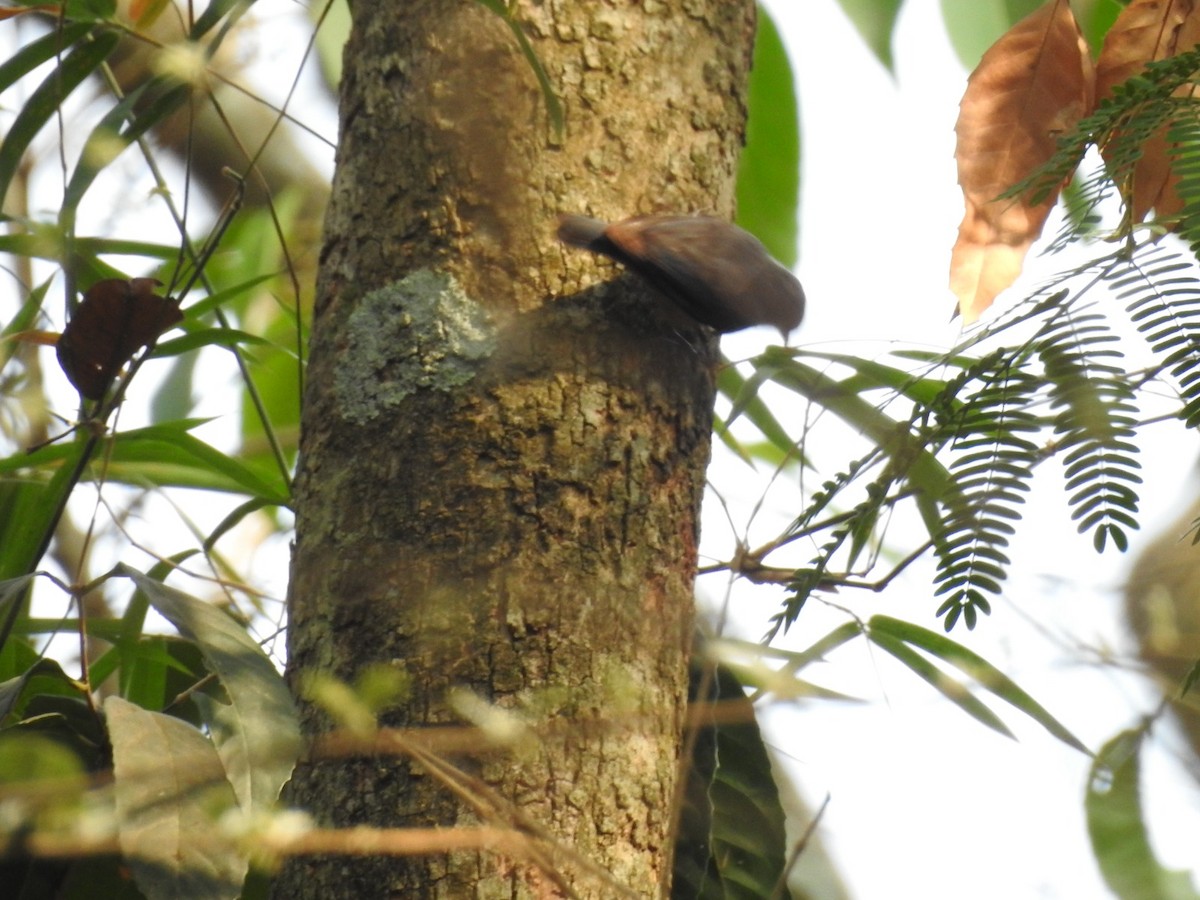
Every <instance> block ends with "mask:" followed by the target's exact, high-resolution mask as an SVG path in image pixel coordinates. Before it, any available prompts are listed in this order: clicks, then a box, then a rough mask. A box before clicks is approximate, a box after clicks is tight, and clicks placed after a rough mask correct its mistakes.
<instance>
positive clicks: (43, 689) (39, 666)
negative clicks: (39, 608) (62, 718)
mask: <svg viewBox="0 0 1200 900" xmlns="http://www.w3.org/2000/svg"><path fill="white" fill-rule="evenodd" d="M14 580H16V579H14ZM35 695H42V696H58V697H71V698H74V699H81V698H82V697H83V688H82V686H81V685H80V684H79V682H78V681H75V680H74V679H73V678H70V677H68V676H67V673H66V672H64V671H63V670H62V666H60V665H59V664H58V663H57V662H56V661H54V660H52V659H40V660H38V661H37V662H36V663H34V665H32V666H31V667H30V668H29V669H27V670H26V671H25V672H22V673H21V674H20V675H18V676H17V677H16V678H10V679H8V680H7V681H4V682H0V727H8V726H11V725H12V724H14V723H15V722H16V720H18V719H20V718H21V717H22V715H23V713H24V710H25V704H27V703H28V702H29V700H30V699H31V698H32V697H33V696H35Z"/></svg>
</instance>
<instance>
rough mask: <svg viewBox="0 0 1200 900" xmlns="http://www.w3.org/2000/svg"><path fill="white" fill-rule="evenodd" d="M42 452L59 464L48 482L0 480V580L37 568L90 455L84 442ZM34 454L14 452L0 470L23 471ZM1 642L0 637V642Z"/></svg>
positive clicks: (38, 479)
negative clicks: (54, 458) (55, 459)
mask: <svg viewBox="0 0 1200 900" xmlns="http://www.w3.org/2000/svg"><path fill="white" fill-rule="evenodd" d="M44 449H53V450H54V454H55V456H56V458H57V459H58V461H59V462H60V465H59V466H58V468H57V470H56V471H55V472H54V474H53V475H51V476H50V477H49V478H48V479H47V478H45V477H44V476H43V475H40V474H39V475H38V476H36V477H30V478H25V479H10V480H5V481H0V578H13V577H17V576H20V575H25V574H28V573H30V572H32V571H34V570H35V569H36V568H37V567H38V564H39V563H40V562H41V557H42V554H43V553H44V552H45V549H46V547H47V546H48V543H49V536H50V535H51V534H53V532H54V529H55V527H56V526H57V525H58V519H59V516H60V515H62V509H63V505H64V504H65V503H66V499H67V495H68V494H69V493H70V492H71V489H72V488H74V486H75V481H76V478H77V476H78V472H79V470H80V467H81V464H82V461H83V458H84V456H85V455H86V454H88V453H90V448H89V442H88V441H71V442H70V443H68V444H65V445H57V446H55V447H53V448H44ZM38 452H39V453H40V452H41V451H38ZM34 455H35V454H22V453H20V452H19V451H18V452H17V453H15V454H13V456H11V457H9V458H8V459H4V460H0V471H8V472H14V471H20V470H22V469H26V468H28V467H30V462H29V461H30V459H31V458H32V457H33V456H34ZM23 464H24V465H23ZM3 640H4V635H2V634H0V642H2V641H3Z"/></svg>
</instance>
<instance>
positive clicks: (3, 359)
mask: <svg viewBox="0 0 1200 900" xmlns="http://www.w3.org/2000/svg"><path fill="white" fill-rule="evenodd" d="M51 280H52V279H47V280H46V281H43V282H42V283H41V284H39V285H38V286H37V287H35V288H34V289H33V290H32V291H30V292H29V296H28V297H26V298H25V302H24V303H22V304H21V307H20V309H18V310H17V313H16V315H14V316H13V317H12V318H11V319H10V320H9V321H8V324H7V325H5V326H4V330H3V331H0V338H7V337H9V336H10V335H14V334H17V333H18V332H21V331H26V330H28V329H30V328H32V327H33V326H34V324H35V323H36V322H37V319H38V315H39V314H40V313H41V311H42V301H43V300H45V299H46V291H47V290H49V288H50V281H51ZM16 349H17V342H16V341H9V340H2V339H0V369H3V368H4V367H5V366H7V365H8V363H9V360H11V359H12V357H13V353H15V352H16Z"/></svg>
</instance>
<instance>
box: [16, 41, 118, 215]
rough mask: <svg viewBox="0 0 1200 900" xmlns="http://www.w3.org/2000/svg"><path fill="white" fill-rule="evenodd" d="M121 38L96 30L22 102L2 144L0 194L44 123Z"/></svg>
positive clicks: (96, 67) (97, 66)
mask: <svg viewBox="0 0 1200 900" xmlns="http://www.w3.org/2000/svg"><path fill="white" fill-rule="evenodd" d="M119 42H120V35H119V34H118V33H117V32H115V31H106V30H104V31H99V32H97V33H96V34H95V36H94V37H93V38H92V40H90V41H86V42H84V43H81V44H79V45H78V46H76V47H74V48H73V49H72V50H71V52H70V53H69V54H68V55H67V56H65V57H64V58H63V59H62V62H61V63H60V64H59V65H58V66H57V67H56V68H55V69H54V71H52V72H50V74H48V75H47V76H46V79H45V80H44V81H43V82H42V83H41V84H40V85H38V86H37V88H35V89H34V91H33V93H31V94H30V95H29V99H27V100H26V101H25V103H24V104H22V106H21V109H20V111H19V112H18V113H17V115H16V118H14V119H13V121H12V124H11V125H10V126H9V127H8V132H7V133H6V134H5V135H4V143H3V144H0V197H3V196H5V195H6V194H7V193H8V188H9V185H10V184H11V182H12V179H13V176H14V175H16V173H17V169H18V168H19V167H20V165H21V158H22V157H23V156H24V155H25V151H26V150H27V149H28V147H29V144H30V143H31V142H32V141H33V139H34V138H35V137H37V134H38V132H39V131H41V130H42V126H43V125H45V124H46V123H47V122H48V121H50V119H51V118H52V117H53V116H54V115H55V114H56V113H57V112H58V110H59V108H60V107H61V106H62V103H63V101H65V100H66V98H67V97H68V96H69V95H70V94H71V92H72V91H74V90H75V88H77V87H79V85H81V84H82V83H83V82H84V80H85V79H86V78H87V77H88V76H89V75H91V74H92V73H93V72H94V71H96V69H98V68H99V67H100V64H101V63H103V62H104V60H106V59H107V58H108V55H109V54H110V53H112V52H113V50H114V49H116V46H117V44H118V43H119Z"/></svg>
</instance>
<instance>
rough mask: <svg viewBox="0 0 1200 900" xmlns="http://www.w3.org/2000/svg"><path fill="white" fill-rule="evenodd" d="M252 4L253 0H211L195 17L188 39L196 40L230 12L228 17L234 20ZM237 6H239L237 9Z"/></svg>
mask: <svg viewBox="0 0 1200 900" xmlns="http://www.w3.org/2000/svg"><path fill="white" fill-rule="evenodd" d="M253 5H254V0H212V2H211V3H209V4H208V6H206V7H205V9H204V12H202V13H201V14H200V17H199V18H198V19H196V23H195V24H194V25H193V26H192V30H191V32H190V33H189V34H188V39H189V40H193V41H197V40H199V39H200V38H202V37H204V35H206V34H208V32H210V31H212V30H213V28H215V27H216V25H217V23H218V22H220V21H221V20H222V19H224V18H225V17H226V16H228V15H229V14H230V13H231V12H233V13H234V14H233V15H232V16H230V19H231V20H234V21H236V20H237V19H239V18H241V15H242V13H244V12H246V10H248V9H249V8H250V7H251V6H253ZM239 7H241V8H240V9H239ZM227 25H228V23H227Z"/></svg>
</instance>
